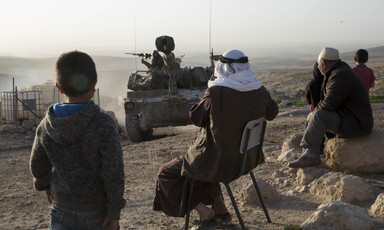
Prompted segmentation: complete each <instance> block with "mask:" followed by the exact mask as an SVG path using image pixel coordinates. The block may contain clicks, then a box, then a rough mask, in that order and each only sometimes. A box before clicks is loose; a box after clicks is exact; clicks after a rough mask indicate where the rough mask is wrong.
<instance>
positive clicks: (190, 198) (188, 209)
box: [184, 180, 193, 230]
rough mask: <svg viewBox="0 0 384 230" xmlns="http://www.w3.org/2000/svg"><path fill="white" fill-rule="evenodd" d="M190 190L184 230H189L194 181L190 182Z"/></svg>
mask: <svg viewBox="0 0 384 230" xmlns="http://www.w3.org/2000/svg"><path fill="white" fill-rule="evenodd" d="M188 187H189V190H188V194H187V213H186V214H185V224H184V229H185V230H188V228H189V214H190V212H191V211H190V210H191V201H192V192H193V180H191V181H190V182H189V186H188Z"/></svg>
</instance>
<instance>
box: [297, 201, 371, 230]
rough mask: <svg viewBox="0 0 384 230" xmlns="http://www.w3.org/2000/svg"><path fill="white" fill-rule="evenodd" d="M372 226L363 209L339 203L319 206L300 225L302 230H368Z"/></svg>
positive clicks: (333, 202)
mask: <svg viewBox="0 0 384 230" xmlns="http://www.w3.org/2000/svg"><path fill="white" fill-rule="evenodd" d="M373 226H374V223H373V221H372V218H371V217H370V216H369V215H368V213H367V211H365V209H363V208H360V207H358V206H355V205H351V204H347V203H344V202H341V201H330V202H327V203H324V204H322V205H320V206H319V207H318V208H317V210H316V211H315V212H314V213H313V214H312V215H311V216H310V217H309V218H308V219H307V220H306V221H305V222H304V223H303V224H302V225H301V227H302V228H303V230H307V229H308V230H335V229H348V230H370V229H372V228H373Z"/></svg>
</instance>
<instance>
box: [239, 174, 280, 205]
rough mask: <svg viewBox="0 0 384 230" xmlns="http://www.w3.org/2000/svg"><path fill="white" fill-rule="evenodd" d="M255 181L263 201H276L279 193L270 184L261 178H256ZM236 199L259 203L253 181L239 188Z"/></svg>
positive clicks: (243, 201)
mask: <svg viewBox="0 0 384 230" xmlns="http://www.w3.org/2000/svg"><path fill="white" fill-rule="evenodd" d="M256 182H257V185H258V187H259V190H260V193H261V196H262V197H263V201H264V202H269V201H278V200H280V199H281V194H280V193H279V192H278V191H276V189H275V188H274V187H273V186H272V185H270V184H268V183H267V182H265V181H264V180H262V179H256ZM238 199H239V201H240V202H241V203H244V204H255V205H261V204H260V200H259V197H258V195H257V192H256V189H255V186H254V185H253V183H249V184H247V185H245V186H243V188H241V190H240V192H239V195H238Z"/></svg>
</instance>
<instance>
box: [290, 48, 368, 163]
mask: <svg viewBox="0 0 384 230" xmlns="http://www.w3.org/2000/svg"><path fill="white" fill-rule="evenodd" d="M317 62H318V67H319V70H320V72H321V73H322V74H323V75H324V81H323V84H322V86H321V96H320V102H319V103H318V105H317V106H316V108H315V109H314V110H313V111H312V112H311V113H310V114H309V115H308V117H307V120H308V126H307V127H306V129H305V132H304V135H303V139H302V140H301V143H300V146H301V147H303V148H304V151H303V154H302V155H301V156H300V158H299V159H297V160H295V161H293V162H291V163H289V165H288V166H289V167H291V168H304V167H311V166H317V165H320V164H321V159H320V153H321V152H320V147H321V142H322V139H323V137H324V134H325V133H326V132H332V133H334V134H336V136H337V137H342V138H354V137H360V136H363V135H365V134H369V133H370V132H371V131H372V126H373V117H372V109H371V104H370V102H369V97H368V93H367V91H366V89H365V86H364V84H363V83H362V81H361V80H360V79H359V77H358V76H357V75H356V74H355V73H354V72H353V70H352V69H351V68H350V67H349V65H348V64H347V63H345V62H343V61H341V60H340V59H339V51H338V50H337V49H334V48H329V47H326V48H324V49H323V50H322V51H321V53H320V54H319V57H318V60H317Z"/></svg>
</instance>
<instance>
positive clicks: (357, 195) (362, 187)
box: [308, 172, 376, 203]
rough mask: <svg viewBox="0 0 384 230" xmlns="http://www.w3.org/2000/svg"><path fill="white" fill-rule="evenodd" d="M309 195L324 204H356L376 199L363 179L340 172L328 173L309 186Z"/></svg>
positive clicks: (372, 190) (373, 191)
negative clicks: (337, 202) (336, 202)
mask: <svg viewBox="0 0 384 230" xmlns="http://www.w3.org/2000/svg"><path fill="white" fill-rule="evenodd" d="M308 186H309V187H310V190H309V191H310V193H311V194H313V195H315V196H316V197H318V198H320V199H321V200H323V201H324V202H326V201H331V200H339V201H343V202H348V203H357V202H360V201H368V200H373V199H375V198H376V196H375V189H374V187H372V186H371V185H370V184H369V183H367V182H366V181H365V180H364V179H363V178H361V177H358V176H351V175H346V174H343V173H340V172H329V173H326V174H324V175H323V176H321V177H320V178H319V179H316V180H314V181H313V182H311V183H310V184H309V185H308Z"/></svg>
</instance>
